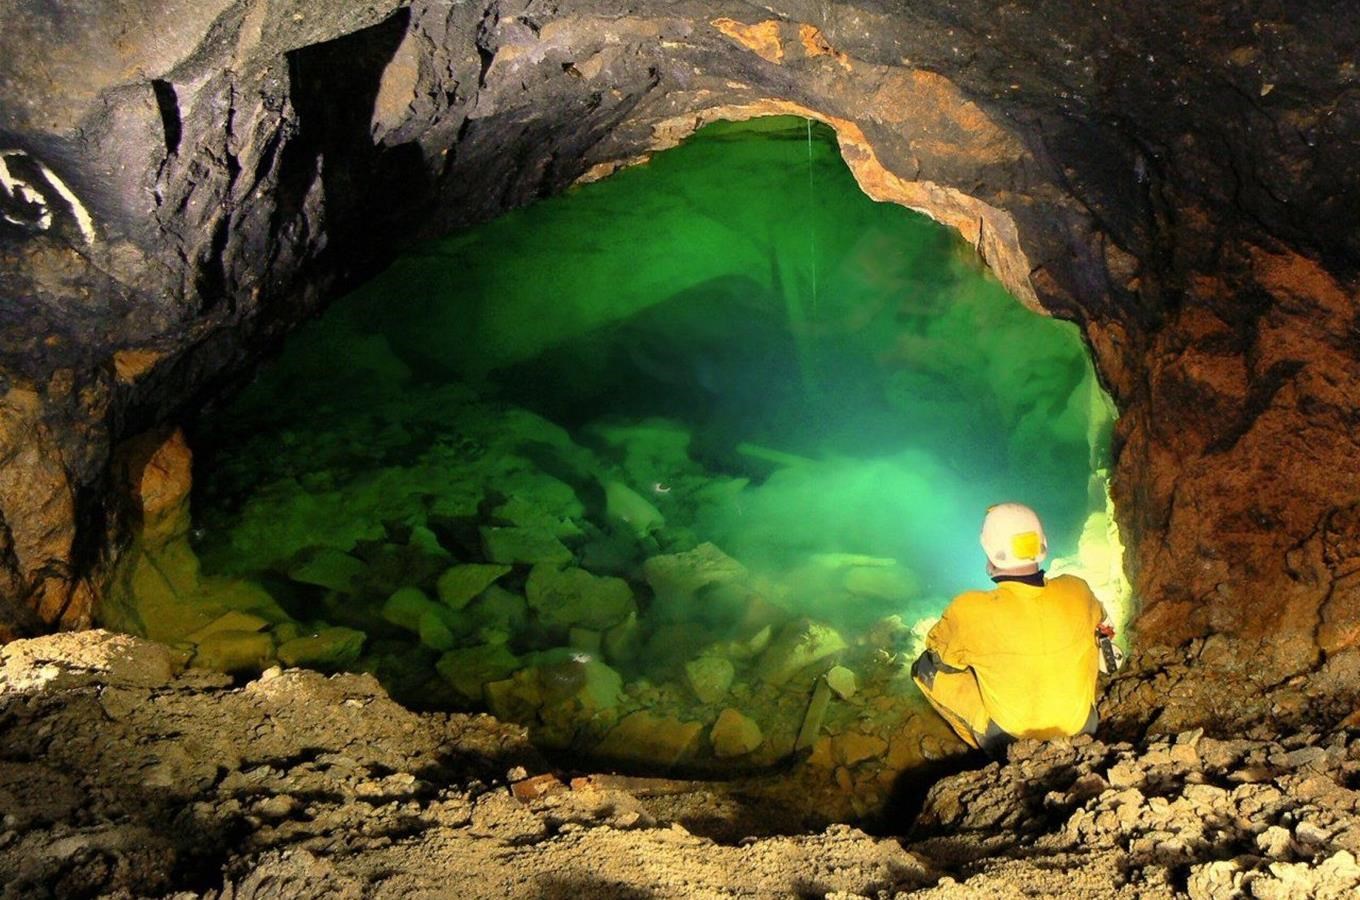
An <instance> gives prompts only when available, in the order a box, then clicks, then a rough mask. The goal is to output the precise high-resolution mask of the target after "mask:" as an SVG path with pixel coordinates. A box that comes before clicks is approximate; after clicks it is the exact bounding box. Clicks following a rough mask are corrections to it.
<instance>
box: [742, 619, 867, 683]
mask: <svg viewBox="0 0 1360 900" xmlns="http://www.w3.org/2000/svg"><path fill="white" fill-rule="evenodd" d="M845 648H846V643H845V638H843V637H841V635H840V632H838V631H836V630H835V629H834V628H832V627H831V626H830V625H824V624H822V623H821V622H814V621H812V620H811V619H798V620H796V621H793V622H790V623H788V624H787V625H785V626H784V627H783V628H782V629H780V631H779V634H778V635H777V636H776V637H775V638H774V640H773V641H771V643H770V646H769V647H768V648H767V649H766V650H765V652H764V653H762V654H761V656H760V659H759V660H758V661H757V663H756V674H757V675H758V676H759V677H760V679H761V680H762V681H764V682H765V683H766V684H771V685H775V686H778V685H782V684H784V683H785V682H787V681H788V680H789V679H790V678H792V677H793V676H794V674H795V673H797V672H798V670H799V669H803V668H805V667H807V666H810V665H812V664H813V663H816V662H820V661H822V660H824V659H826V658H827V657H829V656H831V655H832V654H834V653H839V652H840V651H842V650H844V649H845Z"/></svg>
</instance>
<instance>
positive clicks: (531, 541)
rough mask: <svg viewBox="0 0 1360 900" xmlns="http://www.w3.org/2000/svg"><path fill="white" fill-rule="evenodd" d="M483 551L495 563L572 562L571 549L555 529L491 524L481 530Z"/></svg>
mask: <svg viewBox="0 0 1360 900" xmlns="http://www.w3.org/2000/svg"><path fill="white" fill-rule="evenodd" d="M481 535H482V552H483V553H484V554H485V555H486V558H487V559H489V560H491V561H492V562H494V563H525V564H530V565H533V564H537V563H556V564H563V563H569V562H571V561H572V560H573V559H574V558H575V557H574V556H573V555H572V552H571V550H569V549H567V546H566V545H565V544H563V543H562V542H561V541H560V540H558V539H557V535H555V534H554V533H553V532H552V531H550V530H548V529H546V528H542V527H537V528H513V527H506V528H502V527H496V526H487V527H484V528H482V529H481Z"/></svg>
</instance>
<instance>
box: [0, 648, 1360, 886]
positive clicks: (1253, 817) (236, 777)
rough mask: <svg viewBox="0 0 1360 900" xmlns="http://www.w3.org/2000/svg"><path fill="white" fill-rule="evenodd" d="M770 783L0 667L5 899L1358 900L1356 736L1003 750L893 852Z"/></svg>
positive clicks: (509, 732) (9, 651)
mask: <svg viewBox="0 0 1360 900" xmlns="http://www.w3.org/2000/svg"><path fill="white" fill-rule="evenodd" d="M780 778H781V776H779V775H767V776H764V777H763V778H762V779H752V780H748V781H745V782H729V783H707V782H694V781H674V780H666V779H658V778H638V777H628V776H622V775H613V774H605V773H599V774H584V775H583V774H574V773H569V772H564V771H561V770H560V769H555V768H554V767H553V766H552V765H551V764H550V763H549V762H548V761H546V760H544V759H543V758H541V757H540V756H539V755H538V753H537V751H535V750H534V749H533V748H532V747H531V746H530V744H529V742H528V739H527V736H526V735H525V733H524V732H523V730H522V729H520V728H517V727H513V726H507V725H505V724H503V723H500V722H498V721H496V720H495V719H493V718H491V717H488V716H464V715H442V714H415V713H412V712H410V711H408V710H405V709H403V708H402V707H400V706H398V705H397V704H395V703H394V702H392V701H391V700H390V699H389V698H388V697H387V696H386V695H385V694H384V692H383V691H382V688H381V687H380V686H379V685H378V683H377V682H376V681H374V680H373V679H372V678H370V677H368V676H355V675H339V676H332V677H327V676H323V675H320V674H317V673H314V672H308V671H302V670H288V671H283V672H280V671H278V670H271V671H269V672H267V673H265V675H264V676H263V677H261V678H259V679H257V680H255V681H251V682H248V683H245V684H235V683H233V682H232V681H231V680H230V679H228V678H226V677H224V676H221V675H217V674H213V673H207V672H201V671H197V670H190V671H188V672H178V671H177V667H176V665H175V662H174V657H173V656H172V654H171V652H170V651H169V650H167V649H166V648H164V647H162V646H160V645H157V644H153V643H150V642H146V641H141V640H138V639H135V638H130V637H127V636H123V635H114V634H110V633H107V632H98V631H91V632H84V633H78V634H62V635H55V636H51V637H46V638H40V639H36V640H31V641H18V642H15V643H12V644H9V645H6V646H5V647H3V648H0V885H3V889H2V890H0V896H3V897H5V898H11V897H13V898H20V897H22V898H41V897H94V896H110V897H163V896H173V897H183V898H188V897H213V898H222V900H226V898H233V900H244V898H273V897H277V898H285V897H286V898H296V897H336V898H339V897H498V898H499V897H618V898H644V897H793V896H798V897H822V896H827V897H836V898H850V897H874V898H886V897H900V896H913V897H915V896H919V897H923V898H932V900H936V898H938V900H952V898H965V897H1003V898H1004V897H1036V896H1045V897H1055V896H1057V897H1066V896H1071V897H1106V896H1108V897H1172V896H1186V895H1188V896H1190V897H1195V898H1201V897H1202V898H1227V897H1236V896H1251V897H1260V898H1294V897H1298V898H1304V897H1351V896H1356V895H1357V892H1360V866H1357V862H1356V856H1357V854H1360V792H1357V791H1356V790H1355V789H1354V788H1355V787H1357V786H1360V735H1357V734H1356V733H1355V732H1353V731H1352V732H1349V733H1347V732H1337V733H1333V734H1311V733H1306V732H1304V733H1295V734H1290V735H1288V736H1283V737H1281V738H1279V739H1277V740H1260V739H1251V740H1247V739H1243V740H1232V741H1222V740H1214V739H1211V738H1207V737H1204V736H1202V735H1201V734H1199V733H1197V732H1186V733H1183V734H1180V735H1178V736H1175V737H1167V738H1161V739H1152V740H1149V741H1145V742H1143V743H1142V744H1139V745H1131V744H1127V743H1122V744H1105V743H1102V742H1100V741H1093V740H1090V739H1088V738H1078V739H1076V740H1073V741H1057V742H1052V743H1049V744H1029V743H1027V744H1021V745H1018V746H1017V747H1015V748H1013V749H1012V751H1011V755H1010V758H1009V759H1008V761H1007V762H1006V763H1005V764H1004V765H1002V764H997V763H992V764H989V765H985V766H983V767H981V768H978V769H973V770H969V771H965V772H962V773H960V774H956V775H952V776H949V777H946V778H944V779H943V780H942V781H940V782H939V783H937V784H936V785H935V787H934V788H933V789H932V790H931V791H930V793H929V795H928V796H927V797H926V798H925V802H924V808H923V809H922V811H921V813H920V815H919V817H918V818H917V819H916V821H915V822H914V824H913V823H909V822H906V821H903V822H901V823H900V828H896V827H893V823H891V822H890V823H888V825H887V828H888V830H890V831H896V832H897V834H896V835H893V834H878V835H875V834H869V833H866V832H865V831H863V830H861V829H859V828H855V827H852V826H848V825H831V826H828V827H824V828H815V829H808V828H807V827H806V826H805V825H800V824H799V823H800V822H803V823H805V822H807V821H810V819H809V818H808V816H807V815H805V813H806V811H805V810H803V811H800V810H798V809H797V803H796V802H795V799H794V798H793V797H792V796H791V794H792V793H794V792H790V791H788V790H785V791H783V792H782V793H781V792H780V791H778V790H776V789H775V788H776V786H777V785H778V784H779V783H781V782H780ZM782 783H783V784H785V785H786V786H787V784H789V783H791V782H790V781H789V780H788V779H787V778H785V779H784V781H783V782H782ZM793 783H796V776H794V781H793Z"/></svg>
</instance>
